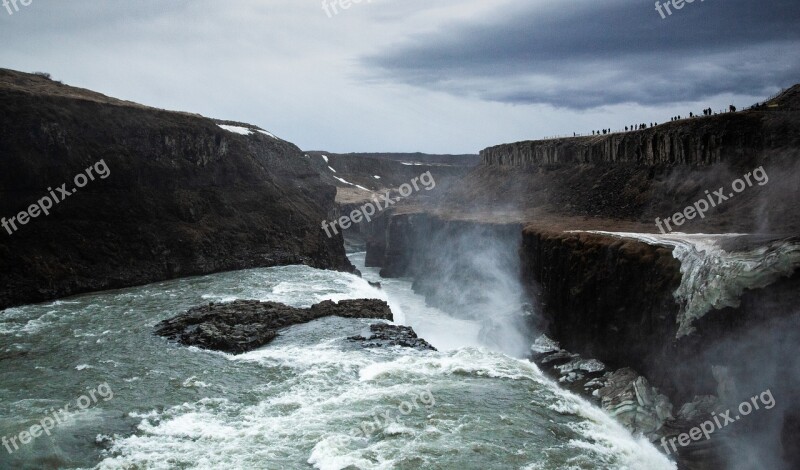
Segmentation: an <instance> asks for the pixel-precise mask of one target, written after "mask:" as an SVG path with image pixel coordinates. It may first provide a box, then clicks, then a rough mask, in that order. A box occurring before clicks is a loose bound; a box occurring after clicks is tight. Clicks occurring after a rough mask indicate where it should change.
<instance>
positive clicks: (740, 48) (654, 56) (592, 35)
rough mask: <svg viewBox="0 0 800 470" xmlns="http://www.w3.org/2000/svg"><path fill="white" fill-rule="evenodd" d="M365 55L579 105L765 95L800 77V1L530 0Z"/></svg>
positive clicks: (407, 71) (411, 80)
mask: <svg viewBox="0 0 800 470" xmlns="http://www.w3.org/2000/svg"><path fill="white" fill-rule="evenodd" d="M661 3H664V2H663V0H662V2H661ZM363 61H364V63H365V64H366V65H367V66H368V67H370V68H371V70H372V71H373V72H374V73H375V74H376V75H378V76H380V77H384V78H385V79H387V80H396V81H400V82H402V83H407V84H411V85H415V86H420V87H425V88H429V89H435V90H440V91H445V92H448V93H452V94H455V95H465V96H477V97H480V98H482V99H485V100H491V101H500V102H509V103H522V104H527V103H547V104H552V105H555V106H564V107H569V108H576V109H583V108H592V107H597V106H602V105H610V104H619V103H625V102H635V103H639V104H644V105H653V104H664V103H670V102H680V101H698V100H702V99H705V98H708V97H710V96H714V95H718V94H722V93H731V94H740V95H761V94H766V93H769V92H770V91H774V90H775V89H776V88H777V87H781V86H789V85H791V84H793V83H795V82H797V81H800V2H798V1H797V0H767V1H758V0H695V1H694V2H693V3H690V4H689V3H687V4H685V5H684V7H683V8H682V9H681V10H678V11H675V10H673V14H672V15H671V16H668V17H666V18H665V19H662V18H661V16H660V15H659V13H658V12H657V11H656V9H655V2H653V1H646V0H645V1H638V0H637V1H630V0H612V1H596V0H588V1H587V0H573V1H570V2H562V3H561V4H560V6H557V7H554V6H551V5H547V6H545V5H543V4H538V3H533V4H530V5H528V6H526V7H521V8H517V9H515V10H512V11H498V12H497V14H496V16H495V17H494V18H490V19H486V20H484V21H483V22H482V23H481V24H477V23H471V24H456V25H453V26H451V27H450V28H447V29H440V30H439V31H437V32H436V33H432V34H426V35H420V36H418V37H416V38H414V39H413V40H412V41H410V42H407V43H404V44H401V45H398V46H397V47H395V48H394V49H392V50H389V51H387V52H385V53H383V54H380V55H373V56H369V57H366V58H365V59H364V60H363Z"/></svg>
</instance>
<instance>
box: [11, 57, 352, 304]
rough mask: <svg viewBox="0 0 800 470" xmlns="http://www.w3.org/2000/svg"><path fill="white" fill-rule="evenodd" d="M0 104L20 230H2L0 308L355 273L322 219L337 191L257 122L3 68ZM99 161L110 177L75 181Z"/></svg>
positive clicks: (331, 208) (13, 207)
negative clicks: (272, 273) (115, 292)
mask: <svg viewBox="0 0 800 470" xmlns="http://www.w3.org/2000/svg"><path fill="white" fill-rule="evenodd" d="M0 108H2V110H3V112H2V113H0V129H2V133H0V217H4V220H8V219H11V218H12V217H17V219H16V220H17V222H16V229H17V230H16V231H11V233H9V231H10V230H11V228H9V229H8V230H7V229H5V228H3V229H0V272H1V273H2V275H1V276H2V281H3V282H2V286H0V309H3V308H7V307H10V306H13V305H19V304H25V303H31V302H37V301H44V300H49V299H54V298H58V297H63V296H66V295H71V294H77V293H81V292H87V291H94V290H103V289H110V288H119V287H126V286H131V285H136V284H143V283H148V282H153V281H158V280H163V279H169V278H176V277H184V276H190V275H198V274H205V273H212V272H218V271H225V270H235V269H244V268H251V267H262V266H274V265H284V264H300V263H302V264H307V265H309V266H314V267H318V268H325V269H338V270H347V271H352V270H353V269H354V268H353V267H352V265H351V264H350V262H349V261H348V260H347V258H346V256H345V251H344V248H343V242H342V237H341V235H339V236H337V237H334V238H330V239H329V238H328V237H326V236H325V234H324V233H323V232H322V229H321V228H320V223H321V221H322V220H324V219H327V218H329V217H330V215H331V214H332V213H333V212H334V210H335V207H334V198H335V194H336V188H335V187H334V186H331V185H328V184H325V183H324V182H323V181H321V179H320V176H319V173H318V172H317V171H315V170H314V168H312V167H311V166H310V164H309V161H308V160H309V159H308V158H307V157H305V156H304V154H303V153H302V152H301V151H300V150H299V149H298V148H297V147H296V146H294V145H293V144H291V143H289V142H286V141H283V140H280V139H277V138H274V137H271V136H269V135H268V134H266V133H263V132H260V130H259V129H258V128H256V127H255V126H249V125H247V124H237V123H231V122H227V123H224V122H220V121H213V120H211V119H207V118H204V117H202V116H198V115H192V114H188V113H179V112H170V111H164V110H159V109H153V108H148V107H145V106H142V105H138V104H135V103H130V102H125V101H121V100H116V99H114V98H109V97H106V96H104V95H101V94H99V93H94V92H91V91H88V90H82V89H77V88H73V87H69V86H65V85H62V84H60V83H58V82H53V81H50V80H48V79H46V78H44V77H40V76H35V75H30V74H24V73H19V72H13V71H9V70H0ZM218 124H227V125H234V124H236V125H237V126H239V129H238V133H237V132H231V131H229V130H225V129H223V128H222V127H220V126H219V125H218ZM248 129H250V131H248ZM101 160H102V161H103V162H104V163H105V166H106V167H107V169H108V174H107V175H106V176H105V177H99V176H97V175H96V174H95V176H94V178H93V180H92V181H88V182H87V184H85V187H82V188H78V187H76V182H75V179H74V178H75V175H77V174H80V173H84V174H85V172H86V169H87V168H90V167H93V166H94V165H96V164H97V163H98V162H99V161H101ZM79 182H80V183H82V181H79ZM62 184H65V186H64V188H66V191H68V192H70V193H71V194H70V195H69V196H68V197H64V196H62V197H64V199H63V201H61V202H58V203H54V204H53V206H52V208H51V209H50V210H49V215H46V214H43V213H39V214H38V217H36V218H31V219H29V220H26V221H25V222H26V223H25V224H24V225H23V224H22V223H20V222H19V218H18V214H20V213H21V212H22V211H28V210H29V208H30V207H31V205H32V204H36V203H37V201H39V200H40V199H42V198H43V197H45V196H48V195H49V194H51V189H52V188H59V187H60V186H61V185H62ZM53 193H55V194H59V193H58V192H56V191H53ZM59 199H60V198H59ZM23 219H24V218H23ZM9 227H11V225H9Z"/></svg>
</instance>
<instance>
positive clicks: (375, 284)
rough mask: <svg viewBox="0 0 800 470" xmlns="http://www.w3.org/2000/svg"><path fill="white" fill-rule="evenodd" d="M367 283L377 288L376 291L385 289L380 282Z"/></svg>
mask: <svg viewBox="0 0 800 470" xmlns="http://www.w3.org/2000/svg"><path fill="white" fill-rule="evenodd" d="M367 282H369V285H371V286H372V287H375V288H376V289H382V288H383V287H382V286H381V283H380V282H372V281H367Z"/></svg>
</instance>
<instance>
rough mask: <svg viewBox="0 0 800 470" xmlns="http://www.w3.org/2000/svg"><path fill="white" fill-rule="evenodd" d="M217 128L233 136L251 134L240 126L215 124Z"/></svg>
mask: <svg viewBox="0 0 800 470" xmlns="http://www.w3.org/2000/svg"><path fill="white" fill-rule="evenodd" d="M217 125H218V126H219V127H221V128H223V129H225V130H226V131H228V132H233V133H234V134H241V135H250V134H252V133H253V131H251V130H250V129H248V128H246V127H241V126H229V125H227V124H217Z"/></svg>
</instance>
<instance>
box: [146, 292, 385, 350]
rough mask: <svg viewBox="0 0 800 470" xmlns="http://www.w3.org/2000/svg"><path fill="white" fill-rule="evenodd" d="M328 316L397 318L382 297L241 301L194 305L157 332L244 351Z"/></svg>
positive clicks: (181, 340) (188, 341)
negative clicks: (309, 302) (301, 302)
mask: <svg viewBox="0 0 800 470" xmlns="http://www.w3.org/2000/svg"><path fill="white" fill-rule="evenodd" d="M328 316H338V317H343V318H375V319H381V320H390V321H391V320H393V315H392V311H391V309H390V308H389V305H388V304H387V303H386V302H384V301H382V300H370V299H359V300H342V301H340V302H339V303H336V302H332V301H330V300H326V301H325V302H320V303H318V304H316V305H313V306H312V307H310V308H295V307H289V306H288V305H284V304H281V303H277V302H259V301H257V300H237V301H235V302H231V303H226V304H213V303H212V304H208V305H204V306H200V307H195V308H192V309H190V310H189V311H187V312H186V313H182V314H180V315H178V316H176V317H174V318H171V319H169V320H164V321H163V322H161V323H159V324H158V325H156V328H155V333H156V334H157V335H159V336H163V337H165V338H167V339H170V340H174V341H177V342H178V343H180V344H182V345H184V346H197V347H199V348H203V349H211V350H215V351H223V352H227V353H232V354H241V353H244V352H247V351H252V350H253V349H257V348H260V347H261V346H264V345H266V344H268V343H269V342H270V341H272V340H273V339H274V338H275V337H276V336H277V335H278V330H279V329H281V328H286V327H288V326H292V325H297V324H300V323H306V322H309V321H312V320H316V319H318V318H322V317H328Z"/></svg>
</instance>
